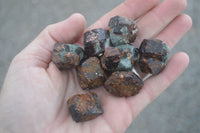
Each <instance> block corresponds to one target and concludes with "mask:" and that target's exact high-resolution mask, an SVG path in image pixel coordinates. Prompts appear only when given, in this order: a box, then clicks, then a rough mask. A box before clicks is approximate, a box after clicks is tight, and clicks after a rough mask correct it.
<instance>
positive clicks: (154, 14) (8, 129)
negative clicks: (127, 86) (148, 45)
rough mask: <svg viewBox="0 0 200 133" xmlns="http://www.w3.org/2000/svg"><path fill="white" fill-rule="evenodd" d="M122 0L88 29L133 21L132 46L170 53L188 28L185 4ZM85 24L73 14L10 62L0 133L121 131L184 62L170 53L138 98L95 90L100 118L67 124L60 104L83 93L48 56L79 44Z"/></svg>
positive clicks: (0, 100) (1, 97)
mask: <svg viewBox="0 0 200 133" xmlns="http://www.w3.org/2000/svg"><path fill="white" fill-rule="evenodd" d="M158 2H159V0H126V1H125V2H124V3H122V4H121V5H119V6H118V7H116V8H115V9H113V10H112V11H111V12H109V13H107V14H106V15H104V16H103V17H102V18H100V19H99V20H98V21H97V22H96V23H95V24H93V25H92V26H91V27H89V29H93V28H104V29H106V28H108V27H107V25H108V21H109V19H110V18H111V17H113V16H115V15H120V16H127V17H130V18H133V19H134V20H136V19H138V18H140V19H139V20H138V21H137V25H138V29H139V32H138V36H137V39H136V41H135V42H134V45H136V46H138V45H139V44H140V43H141V41H142V40H143V39H144V38H157V39H160V40H163V41H164V42H166V44H167V45H168V46H169V47H170V49H172V48H173V47H174V45H175V44H176V43H177V42H178V41H179V39H181V37H182V36H183V35H184V34H185V33H186V32H187V31H188V30H189V29H190V27H191V25H192V21H191V18H190V17H189V16H188V15H185V14H181V13H182V12H183V11H184V10H185V8H186V4H187V2H186V0H164V1H163V2H162V3H159V4H158ZM84 31H85V19H84V17H83V16H82V15H80V14H73V15H72V16H70V17H69V18H68V19H66V20H64V21H62V22H59V23H57V24H52V25H49V26H47V27H46V28H45V29H44V30H43V31H42V32H41V33H40V34H39V36H38V37H37V38H36V39H35V40H34V41H32V42H31V43H30V44H29V45H28V46H27V47H26V48H25V49H24V50H22V51H21V52H20V53H19V54H18V55H16V57H15V58H14V59H13V61H12V63H11V65H10V68H9V70H8V73H7V76H6V79H5V82H4V84H3V88H2V90H1V93H0V132H2V133H49V132H51V133H66V132H67V133H71V132H72V133H78V132H86V133H88V132H92V133H94V132H95V133H96V132H99V133H111V132H113V133H118V132H119V133H120V132H124V131H126V129H127V128H128V126H129V125H130V124H131V122H132V121H133V120H134V119H135V117H136V116H137V115H138V114H139V113H140V112H141V111H142V110H143V109H144V107H146V106H147V105H148V104H149V103H150V102H151V101H153V100H154V99H155V98H156V97H157V96H159V95H160V94H161V93H162V92H163V91H164V90H165V89H166V88H167V87H168V86H169V85H170V84H171V83H172V82H173V81H174V80H175V79H176V78H178V76H179V75H180V74H181V73H182V72H183V71H184V70H185V68H186V67H187V65H188V63H189V57H188V55H187V54H186V53H183V52H180V53H177V54H175V55H174V56H173V57H171V59H170V60H169V61H168V63H167V66H166V68H165V69H164V71H162V72H161V73H160V74H159V75H157V76H153V77H151V78H149V79H148V80H146V81H145V82H144V87H143V89H142V90H141V91H140V93H139V94H137V95H136V96H133V97H128V98H124V97H122V98H119V97H114V96H112V95H110V94H109V93H108V92H106V90H105V89H104V88H103V87H100V88H97V89H95V90H94V91H95V92H97V94H98V96H99V97H100V100H101V103H102V106H103V109H104V114H103V115H101V116H99V117H97V118H96V119H94V120H90V121H87V122H82V123H76V122H75V121H73V120H72V118H71V116H70V114H69V112H68V109H67V106H66V100H67V99H68V98H69V97H71V96H72V95H74V94H78V93H79V94H82V93H85V91H83V90H82V89H81V88H80V86H79V84H78V82H77V79H76V72H75V70H74V69H73V70H68V71H60V70H59V69H58V68H57V67H56V66H55V65H54V64H53V63H52V62H51V55H52V50H53V46H54V44H55V43H56V42H60V43H77V44H79V45H83V44H82V34H83V32H84Z"/></svg>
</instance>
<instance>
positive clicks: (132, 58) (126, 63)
mask: <svg viewBox="0 0 200 133" xmlns="http://www.w3.org/2000/svg"><path fill="white" fill-rule="evenodd" d="M116 48H118V49H119V51H120V53H121V59H120V62H119V63H118V66H117V69H116V71H130V70H132V68H133V67H134V64H135V63H136V62H137V60H138V48H135V47H134V46H133V45H130V44H125V45H120V46H117V47H116Z"/></svg>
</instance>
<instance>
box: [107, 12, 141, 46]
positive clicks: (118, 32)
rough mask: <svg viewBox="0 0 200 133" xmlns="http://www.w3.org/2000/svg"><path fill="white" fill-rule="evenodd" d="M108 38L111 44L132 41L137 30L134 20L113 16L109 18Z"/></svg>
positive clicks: (115, 44)
mask: <svg viewBox="0 0 200 133" xmlns="http://www.w3.org/2000/svg"><path fill="white" fill-rule="evenodd" d="M108 26H109V27H110V29H109V31H110V39H111V42H112V45H113V46H118V45H123V44H127V43H132V42H134V40H135V39H136V33H137V31H138V29H137V25H136V22H135V21H133V20H132V19H130V18H126V17H120V16H115V17H112V18H111V19H110V22H109V25H108Z"/></svg>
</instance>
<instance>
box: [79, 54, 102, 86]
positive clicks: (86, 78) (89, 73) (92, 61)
mask: <svg viewBox="0 0 200 133" xmlns="http://www.w3.org/2000/svg"><path fill="white" fill-rule="evenodd" d="M77 77H78V82H79V84H80V86H81V88H82V89H93V88H97V87H100V86H101V85H103V84H104V82H105V78H106V75H105V73H104V70H103V69H102V68H101V64H100V61H99V59H98V58H97V57H90V58H88V59H87V60H85V61H84V62H83V63H82V64H81V65H80V66H78V67H77Z"/></svg>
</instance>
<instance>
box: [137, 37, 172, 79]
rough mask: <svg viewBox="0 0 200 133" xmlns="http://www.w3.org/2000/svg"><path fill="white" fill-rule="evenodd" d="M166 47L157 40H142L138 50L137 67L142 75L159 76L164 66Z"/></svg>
mask: <svg viewBox="0 0 200 133" xmlns="http://www.w3.org/2000/svg"><path fill="white" fill-rule="evenodd" d="M168 53H169V48H168V46H167V45H166V44H165V43H164V42H163V41H161V40H158V39H144V40H143V42H142V44H141V46H140V48H139V54H140V59H139V67H140V69H141V71H142V72H143V73H150V74H152V75H157V74H159V73H160V72H161V71H162V70H163V69H164V68H165V66H166V63H167V57H168Z"/></svg>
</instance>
